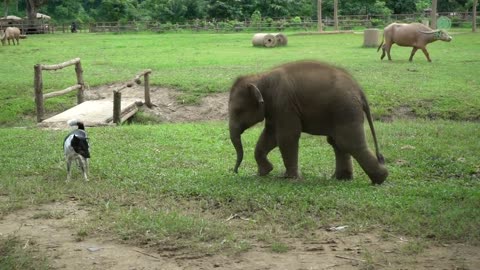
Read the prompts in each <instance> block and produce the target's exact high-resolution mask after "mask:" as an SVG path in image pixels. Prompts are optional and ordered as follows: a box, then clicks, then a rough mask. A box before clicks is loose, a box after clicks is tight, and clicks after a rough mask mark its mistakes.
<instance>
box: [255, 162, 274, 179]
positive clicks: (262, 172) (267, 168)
mask: <svg viewBox="0 0 480 270" xmlns="http://www.w3.org/2000/svg"><path fill="white" fill-rule="evenodd" d="M272 170H273V165H272V164H271V163H268V164H267V165H264V166H259V167H258V175H259V176H265V175H267V174H269V173H270V172H271V171H272Z"/></svg>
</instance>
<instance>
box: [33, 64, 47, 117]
mask: <svg viewBox="0 0 480 270" xmlns="http://www.w3.org/2000/svg"><path fill="white" fill-rule="evenodd" d="M33 69H34V71H35V77H34V80H33V84H34V85H33V87H34V89H35V104H36V105H37V106H36V107H37V122H38V123H40V122H42V120H43V116H44V114H45V108H44V106H43V92H42V89H43V80H42V65H40V64H36V65H35V66H34V67H33Z"/></svg>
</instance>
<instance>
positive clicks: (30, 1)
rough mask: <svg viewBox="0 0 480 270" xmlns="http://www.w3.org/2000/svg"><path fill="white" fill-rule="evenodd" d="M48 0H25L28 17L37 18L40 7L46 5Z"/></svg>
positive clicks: (30, 18)
mask: <svg viewBox="0 0 480 270" xmlns="http://www.w3.org/2000/svg"><path fill="white" fill-rule="evenodd" d="M47 2H48V0H25V6H26V12H27V17H28V19H29V20H34V19H36V18H37V12H38V9H39V8H40V7H41V6H43V5H45V4H46V3H47Z"/></svg>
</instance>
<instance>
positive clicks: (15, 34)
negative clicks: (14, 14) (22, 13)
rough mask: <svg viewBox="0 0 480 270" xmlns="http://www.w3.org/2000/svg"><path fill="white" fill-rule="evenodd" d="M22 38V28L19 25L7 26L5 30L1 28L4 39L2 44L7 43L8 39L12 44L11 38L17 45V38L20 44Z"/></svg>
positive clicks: (0, 32) (1, 37)
mask: <svg viewBox="0 0 480 270" xmlns="http://www.w3.org/2000/svg"><path fill="white" fill-rule="evenodd" d="M19 39H20V29H18V28H17V27H7V28H6V29H5V31H3V30H0V40H1V41H2V45H5V41H8V45H10V40H12V41H13V45H15V40H16V41H17V45H20V43H19V42H18V40H19Z"/></svg>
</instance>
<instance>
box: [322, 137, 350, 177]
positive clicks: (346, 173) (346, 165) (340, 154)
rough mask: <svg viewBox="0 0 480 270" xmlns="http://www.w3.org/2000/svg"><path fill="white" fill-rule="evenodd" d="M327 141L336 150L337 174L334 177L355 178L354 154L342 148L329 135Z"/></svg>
mask: <svg viewBox="0 0 480 270" xmlns="http://www.w3.org/2000/svg"><path fill="white" fill-rule="evenodd" d="M327 142H328V143H329V144H330V145H331V146H332V147H333V151H334V152H335V174H334V175H333V177H335V179H339V180H344V179H347V180H350V179H352V178H353V167H352V156H351V155H350V154H349V153H347V152H344V151H342V150H340V148H338V145H337V144H336V142H335V140H334V139H333V137H330V136H328V137H327Z"/></svg>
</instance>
